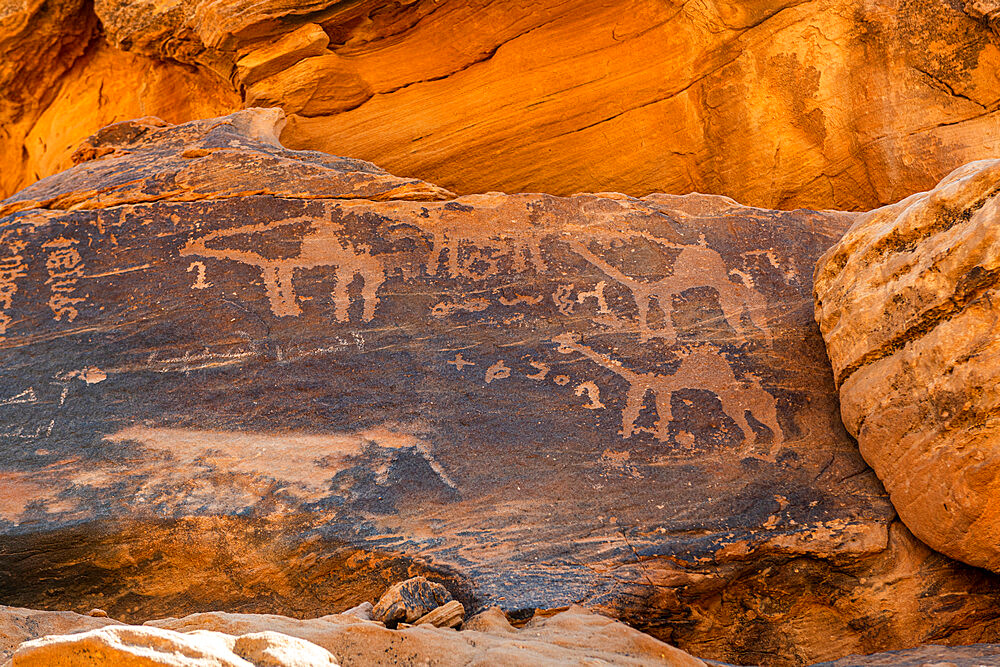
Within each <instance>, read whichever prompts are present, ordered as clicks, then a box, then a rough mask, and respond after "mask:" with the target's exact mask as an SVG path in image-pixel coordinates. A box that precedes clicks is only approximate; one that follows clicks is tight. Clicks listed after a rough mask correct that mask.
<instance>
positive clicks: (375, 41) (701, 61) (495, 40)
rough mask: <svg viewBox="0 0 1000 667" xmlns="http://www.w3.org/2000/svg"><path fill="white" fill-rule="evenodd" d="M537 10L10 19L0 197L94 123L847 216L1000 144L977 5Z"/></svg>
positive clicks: (172, 8)
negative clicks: (234, 123) (266, 137)
mask: <svg viewBox="0 0 1000 667" xmlns="http://www.w3.org/2000/svg"><path fill="white" fill-rule="evenodd" d="M531 9H532V10H531V11H530V12H529V11H525V10H524V8H523V6H522V5H521V4H519V3H517V2H513V1H512V0H494V1H480V0H476V1H473V2H469V1H467V0H402V1H401V2H394V3H388V4H387V3H383V2H376V1H375V0H361V1H359V2H350V3H346V2H339V1H337V0H309V1H308V2H294V3H291V2H287V1H284V0H255V1H254V2H214V1H210V0H193V1H191V2H183V3H178V2H155V1H154V0H129V1H128V2H125V1H123V0H95V2H94V3H93V5H92V6H91V4H90V3H84V2H82V0H50V1H49V2H45V3H41V2H39V1H38V0H31V1H30V2H23V3H15V5H13V6H10V7H7V6H5V7H4V8H3V9H0V63H2V64H0V90H4V95H3V98H4V99H3V100H0V121H4V122H3V123H2V124H0V127H3V129H0V158H2V160H3V164H4V171H3V174H2V182H0V196H2V194H10V193H11V192H13V191H14V190H15V189H16V188H18V187H22V186H23V185H24V184H26V183H28V182H31V181H32V180H33V179H34V178H35V177H36V174H37V175H39V176H46V175H49V174H52V173H55V172H56V171H58V170H60V169H62V168H64V167H65V166H66V162H65V157H66V153H65V151H66V147H67V145H68V142H69V141H70V140H72V139H74V138H76V139H79V138H82V137H83V136H85V135H86V134H88V133H90V132H93V131H96V130H97V129H98V127H100V126H101V125H103V124H105V123H108V122H112V121H114V120H122V119H124V118H128V117H133V116H142V115H148V114H156V115H160V116H162V117H164V118H166V119H167V120H170V121H172V122H176V121H178V120H189V119H192V118H197V117H205V116H209V115H213V114H215V113H220V112H222V110H223V109H225V110H227V111H232V110H235V109H237V108H239V107H240V106H241V105H243V104H245V105H249V106H255V105H270V104H276V105H280V106H282V107H283V108H284V109H285V110H286V111H287V112H288V113H289V114H292V116H291V122H290V123H289V125H288V127H287V128H286V130H285V134H284V140H285V141H286V143H288V145H289V146H291V147H293V148H310V149H321V150H330V151H332V152H336V153H338V154H348V155H352V156H355V157H360V158H364V159H369V160H373V161H375V162H377V163H378V164H380V165H382V166H383V167H386V168H388V169H390V170H391V171H393V172H394V173H400V174H403V175H409V176H419V177H421V178H426V179H431V180H434V181H435V182H437V183H440V184H442V185H444V186H446V187H449V188H451V189H454V190H456V191H459V192H482V191H489V190H505V191H509V192H517V191H544V192H549V193H553V194H563V195H565V194H570V193H573V192H581V191H588V190H617V191H622V192H627V193H629V194H632V195H643V194H646V193H648V192H654V191H663V192H678V193H680V192H688V191H698V192H711V193H720V194H725V195H729V196H734V197H736V198H738V199H739V200H740V201H744V202H747V203H750V204H755V205H760V206H771V207H795V206H810V207H816V208H823V207H837V208H849V209H856V208H867V207H871V206H875V205H878V204H884V203H887V202H891V201H896V200H897V199H899V198H900V197H903V196H905V195H908V194H910V193H911V192H915V191H918V190H922V189H926V188H929V187H931V186H932V185H933V184H934V183H935V182H936V181H937V180H938V179H940V178H941V177H942V176H944V175H945V174H946V173H948V172H949V171H950V170H951V169H953V168H955V167H957V166H958V165H960V164H963V163H965V162H967V161H969V160H972V159H977V158H983V157H987V156H991V155H993V154H996V153H997V151H998V150H1000V123H998V121H997V119H998V116H997V113H998V105H1000V80H998V79H997V76H996V72H997V69H998V66H1000V49H998V46H997V45H998V41H1000V38H998V36H997V33H996V26H997V16H998V10H997V7H996V3H995V2H993V1H992V0H965V1H964V2H961V1H959V0H908V1H906V2H903V1H901V0H870V1H868V2H864V3H858V2H855V1H853V0H741V1H740V2H718V1H717V0H705V1H699V2H684V3H680V2H661V1H660V0H630V1H628V2H593V1H592V0H572V1H566V0H544V1H542V2H535V3H533V4H532V8H531ZM139 80H142V81H144V82H148V83H147V84H144V85H141V86H138V85H134V82H135V81H139ZM102 91H103V92H102ZM178 91H182V92H181V93H180V94H178ZM11 116H14V117H15V120H17V122H16V123H14V124H12V125H8V124H7V121H8V119H9V118H10V117H11ZM4 133H6V136H5V134H4ZM22 153H23V154H22ZM17 165H20V168H18V167H17Z"/></svg>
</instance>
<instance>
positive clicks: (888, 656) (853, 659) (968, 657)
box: [813, 644, 1000, 667]
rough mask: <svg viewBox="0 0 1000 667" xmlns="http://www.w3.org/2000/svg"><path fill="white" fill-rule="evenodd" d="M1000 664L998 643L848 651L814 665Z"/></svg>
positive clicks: (958, 666) (946, 666) (943, 666)
mask: <svg viewBox="0 0 1000 667" xmlns="http://www.w3.org/2000/svg"><path fill="white" fill-rule="evenodd" d="M992 665H1000V644H971V645H969V646H934V645H930V646H920V647H918V648H913V649H908V650H905V651H889V652H886V653H875V654H872V655H849V656H846V657H844V658H841V659H840V660H835V661H833V662H823V663H817V664H816V665H813V667H991V666H992Z"/></svg>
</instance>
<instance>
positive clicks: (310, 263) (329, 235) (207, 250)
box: [180, 217, 385, 322]
mask: <svg viewBox="0 0 1000 667" xmlns="http://www.w3.org/2000/svg"><path fill="white" fill-rule="evenodd" d="M303 222H305V223H308V225H309V228H310V232H309V233H308V234H306V235H305V236H303V237H302V239H301V242H300V243H301V245H300V247H299V252H298V254H297V255H295V256H294V257H289V258H284V259H270V258H268V257H264V256H263V255H260V254H258V253H256V252H253V251H251V250H240V249H236V248H212V247H209V244H210V243H211V242H213V241H216V240H217V239H224V238H229V237H235V236H241V235H247V234H253V233H257V232H264V231H272V230H274V229H278V228H281V227H290V226H293V225H298V224H301V223H303ZM340 231H342V228H341V227H340V226H339V225H335V224H331V223H326V224H317V221H315V220H314V219H312V218H308V217H299V218H290V219H288V220H282V221H280V222H277V223H273V224H266V223H265V224H257V225H246V226H243V227H236V228H233V229H225V230H222V231H218V232H212V233H210V234H206V235H205V236H202V237H200V238H197V239H192V240H191V241H189V242H188V243H187V244H186V245H185V246H184V247H183V248H182V249H181V251H180V254H181V255H182V256H189V255H196V256H199V257H211V258H215V259H228V260H233V261H235V262H242V263H243V264H250V265H251V266H256V267H258V268H260V270H261V277H262V278H263V280H264V289H265V290H267V296H268V298H269V300H270V304H271V312H273V313H274V314H275V315H276V316H277V317H285V316H288V315H299V314H300V313H301V312H302V309H301V308H300V307H299V304H298V302H297V299H296V295H295V285H294V276H295V270H296V269H310V268H314V267H318V266H330V267H333V268H334V288H333V292H332V293H331V296H332V297H333V303H334V316H335V317H336V319H337V321H338V322H346V321H348V319H349V308H350V305H351V298H350V293H349V291H348V287H349V286H350V284H351V283H352V282H353V281H354V280H355V279H356V278H357V277H360V278H361V280H362V283H363V284H362V287H361V299H362V302H363V306H362V315H361V317H362V319H363V320H364V321H366V322H370V321H371V320H372V318H373V317H374V316H375V309H376V307H377V306H378V302H379V299H378V289H379V287H381V285H382V283H384V282H385V269H384V268H383V265H382V263H381V262H380V261H379V259H378V258H377V257H375V256H374V255H372V254H370V253H369V252H368V250H367V248H365V247H364V246H359V247H355V246H354V245H353V244H352V243H351V242H350V241H347V240H344V239H343V238H341V236H340V234H339V232H340Z"/></svg>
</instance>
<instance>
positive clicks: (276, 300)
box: [260, 263, 302, 317]
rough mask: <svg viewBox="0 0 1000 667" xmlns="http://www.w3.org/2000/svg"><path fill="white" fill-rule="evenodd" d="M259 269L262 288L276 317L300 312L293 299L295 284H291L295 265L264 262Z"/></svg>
mask: <svg viewBox="0 0 1000 667" xmlns="http://www.w3.org/2000/svg"><path fill="white" fill-rule="evenodd" d="M260 270H261V277H262V278H263V279H264V289H265V291H266V292H267V296H268V299H270V301H271V311H272V312H273V313H274V314H275V315H276V316H278V317H285V316H287V315H299V314H300V313H302V309H301V308H299V304H298V303H297V302H296V300H295V286H294V285H293V284H292V278H293V275H294V273H295V267H293V266H288V265H286V264H277V263H276V264H265V265H263V266H262V267H261V269H260Z"/></svg>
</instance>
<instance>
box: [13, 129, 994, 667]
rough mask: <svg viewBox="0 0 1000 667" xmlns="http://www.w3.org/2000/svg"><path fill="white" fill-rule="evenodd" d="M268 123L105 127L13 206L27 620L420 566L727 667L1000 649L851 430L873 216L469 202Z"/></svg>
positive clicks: (521, 611) (17, 436) (200, 604)
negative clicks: (898, 515) (850, 251)
mask: <svg viewBox="0 0 1000 667" xmlns="http://www.w3.org/2000/svg"><path fill="white" fill-rule="evenodd" d="M280 121H281V118H280V114H278V113H275V112H272V111H266V110H248V111H244V112H241V113H238V114H235V115H233V116H230V117H227V118H221V119H214V120H209V121H199V122H195V123H189V124H186V125H180V126H169V125H166V124H164V123H162V122H160V121H157V120H156V119H143V120H141V121H136V122H132V123H125V124H121V125H118V126H114V127H111V128H109V129H107V130H105V131H104V132H102V133H101V134H100V135H99V136H97V137H95V138H94V139H92V140H91V141H89V142H87V144H86V145H85V146H84V147H83V148H82V149H81V150H80V151H79V152H78V153H77V156H78V159H80V160H84V161H83V162H82V163H81V164H79V165H78V166H76V167H74V168H72V169H70V170H68V171H66V172H64V173H62V174H60V175H58V176H56V177H53V178H50V179H46V180H44V181H42V182H40V183H38V184H36V185H34V186H32V187H30V188H27V189H25V190H24V191H22V192H20V193H18V194H17V195H16V196H14V197H12V198H10V199H8V200H6V201H4V202H2V203H0V215H3V217H2V218H0V244H2V253H3V254H2V256H0V268H2V272H0V297H2V298H0V314H2V317H0V323H2V325H3V329H2V332H0V335H2V338H0V347H2V348H3V349H4V354H3V356H2V367H0V402H2V404H0V446H2V453H3V455H2V457H0V484H2V486H3V489H4V493H2V494H0V534H2V535H3V540H2V541H0V590H3V591H4V592H5V598H4V601H5V602H7V603H9V604H18V605H21V606H36V607H49V608H67V607H69V608H74V609H77V610H79V611H86V610H88V609H91V608H93V607H99V608H101V609H106V610H107V611H108V613H109V614H111V615H112V616H114V617H116V618H121V619H124V620H126V621H130V622H135V621H142V620H146V619H149V618H155V617H157V616H163V615H166V614H178V613H188V612H194V611H205V610H210V609H225V610H229V611H241V612H253V611H281V612H282V613H285V614H288V615H295V616H317V615H322V614H327V613H329V612H330V611H336V610H341V609H347V608H348V607H351V606H353V605H357V604H358V603H359V602H362V601H364V600H369V601H370V600H374V599H375V597H376V595H377V594H378V593H380V592H381V591H383V590H385V588H386V586H387V585H388V584H390V583H392V582H394V581H401V580H403V579H407V578H409V577H414V576H424V577H425V578H427V579H428V580H429V581H432V582H436V583H439V584H442V585H444V586H445V587H446V588H447V589H448V590H449V592H450V594H451V595H452V596H453V597H454V598H456V599H457V600H458V601H459V602H461V603H462V605H463V606H464V608H465V609H467V610H469V612H470V613H474V612H475V611H476V610H478V609H480V608H482V607H483V606H484V605H488V604H498V605H500V606H502V607H503V608H504V609H506V610H507V611H509V612H510V613H511V614H512V615H513V616H514V617H515V618H525V617H527V616H530V615H531V613H532V611H531V610H533V609H535V608H557V607H561V606H565V605H569V604H573V603H583V604H586V605H587V606H589V607H592V608H595V609H599V610H602V611H604V612H605V613H608V614H611V615H613V616H615V617H617V618H620V619H623V620H627V621H629V622H631V623H634V624H636V625H637V626H638V627H640V628H642V629H644V630H648V631H649V632H652V633H654V634H655V635H656V636H658V637H659V638H661V639H664V640H667V641H669V642H671V643H675V644H677V645H679V646H681V647H682V648H684V649H685V650H690V651H691V652H693V653H695V654H699V655H703V656H705V657H708V658H717V659H723V660H726V661H728V662H732V663H742V664H776V665H777V664H805V663H809V662H815V661H817V660H822V659H832V658H837V657H840V656H842V655H846V654H848V653H869V652H872V651H876V650H885V649H887V648H903V647H907V646H913V645H917V644H920V643H923V642H927V641H947V642H949V643H968V642H971V641H983V640H987V641H988V640H990V639H991V638H992V637H994V636H996V635H997V634H998V633H1000V612H998V611H997V610H998V608H1000V607H998V604H997V602H998V600H1000V592H998V591H1000V588H998V586H997V583H998V582H997V580H996V579H995V578H994V577H992V576H990V575H988V574H987V573H985V572H982V571H979V570H975V569H972V568H967V567H964V566H962V565H960V564H956V563H954V562H952V561H950V560H948V559H947V558H945V557H943V556H940V555H938V554H935V553H933V552H931V551H929V550H928V549H926V548H925V547H923V545H921V544H920V543H918V542H917V541H915V540H914V539H913V537H912V536H911V535H910V533H909V532H908V531H907V530H906V529H905V528H903V527H902V526H901V525H900V524H899V523H898V521H896V519H895V513H894V511H893V509H892V506H891V505H890V503H889V501H888V498H887V496H886V494H885V492H884V490H883V489H882V487H881V485H880V484H879V483H878V481H877V479H876V478H875V476H874V474H873V473H872V472H871V471H870V470H869V469H868V467H867V466H866V465H865V463H864V461H863V460H862V459H861V457H860V456H859V454H858V451H857V446H856V445H855V443H854V442H853V441H852V440H851V439H850V438H849V437H848V435H847V433H846V432H845V431H844V430H843V427H842V426H841V423H840V419H839V417H838V413H837V401H836V390H835V387H834V385H833V382H832V379H831V377H830V373H829V365H828V364H829V362H828V361H827V359H826V356H825V354H824V348H823V341H822V339H821V337H820V335H819V332H818V330H817V329H816V326H815V324H814V323H813V319H812V317H813V302H812V281H811V271H812V267H813V266H814V264H815V262H816V260H817V259H818V257H819V256H820V255H821V254H822V253H823V252H824V251H825V250H826V249H827V248H828V247H829V246H830V245H831V244H833V243H834V242H835V241H836V240H837V239H838V238H839V237H840V236H841V234H842V233H843V232H844V231H845V230H846V229H847V228H848V227H849V226H850V225H851V224H852V222H854V221H855V220H856V218H857V216H855V215H853V214H845V213H836V212H823V213H820V212H814V211H793V212H782V211H772V210H764V209H754V208H748V207H744V206H740V205H738V204H736V203H735V202H734V201H732V200H730V199H726V198H722V197H711V196H700V195H692V196H687V197H677V196H667V195H651V196H649V197H646V198H644V199H635V198H630V197H626V196H624V195H620V194H608V193H605V194H589V195H579V196H574V197H566V198H561V197H554V196H549V195H533V194H523V195H503V194H497V193H492V194H485V195H474V196H466V197H459V198H451V196H450V195H449V194H448V193H447V191H444V190H442V189H441V188H438V187H436V186H433V185H431V184H428V183H425V182H422V181H415V180H413V179H403V178H397V177H394V176H392V175H390V174H387V173H386V172H384V171H382V170H381V169H379V168H377V167H375V166H373V165H371V164H370V163H366V162H361V161H358V160H348V159H341V158H334V157H331V156H328V155H324V154H320V153H314V152H294V151H289V150H287V149H284V148H282V147H281V146H280V145H278V144H277V143H276V139H275V137H276V136H277V135H278V134H279V132H280V129H281V128H280ZM820 629H821V630H820Z"/></svg>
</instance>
